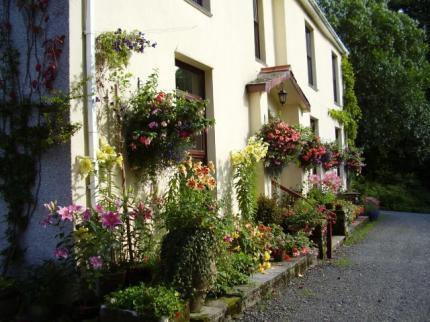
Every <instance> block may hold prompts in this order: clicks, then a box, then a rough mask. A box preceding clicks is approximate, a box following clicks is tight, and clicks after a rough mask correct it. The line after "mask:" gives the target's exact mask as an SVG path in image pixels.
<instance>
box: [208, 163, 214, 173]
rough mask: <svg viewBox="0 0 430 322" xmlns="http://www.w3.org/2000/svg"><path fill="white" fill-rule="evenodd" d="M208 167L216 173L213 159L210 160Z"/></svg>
mask: <svg viewBox="0 0 430 322" xmlns="http://www.w3.org/2000/svg"><path fill="white" fill-rule="evenodd" d="M208 168H209V170H211V172H212V173H215V165H214V163H213V162H212V161H209V163H208Z"/></svg>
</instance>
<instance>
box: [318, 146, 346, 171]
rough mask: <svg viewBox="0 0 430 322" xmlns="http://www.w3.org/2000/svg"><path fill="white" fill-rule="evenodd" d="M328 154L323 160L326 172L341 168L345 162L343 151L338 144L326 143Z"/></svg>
mask: <svg viewBox="0 0 430 322" xmlns="http://www.w3.org/2000/svg"><path fill="white" fill-rule="evenodd" d="M324 146H325V150H326V154H325V155H324V156H323V157H322V158H321V162H322V167H323V168H324V170H331V169H335V168H337V167H339V166H340V165H341V164H342V161H343V151H342V150H341V149H340V147H339V144H338V143H337V142H333V143H326V144H325V145H324Z"/></svg>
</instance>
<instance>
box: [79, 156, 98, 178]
mask: <svg viewBox="0 0 430 322" xmlns="http://www.w3.org/2000/svg"><path fill="white" fill-rule="evenodd" d="M93 171H94V166H93V162H92V161H91V159H90V158H89V157H79V174H80V175H81V176H82V177H84V178H86V177H87V176H88V175H89V174H90V173H92V172H93Z"/></svg>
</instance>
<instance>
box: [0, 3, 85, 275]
mask: <svg viewBox="0 0 430 322" xmlns="http://www.w3.org/2000/svg"><path fill="white" fill-rule="evenodd" d="M1 5H2V11H1V13H2V16H1V17H0V19H1V20H0V194H1V197H2V199H3V200H4V202H5V204H6V213H4V214H1V216H2V217H3V218H4V219H5V221H6V223H7V227H6V231H5V234H6V242H7V245H6V247H5V248H4V249H2V251H1V255H2V257H3V262H2V264H3V274H5V273H7V271H8V269H9V268H10V266H11V265H13V264H15V263H17V262H18V261H19V260H21V259H22V257H23V254H24V248H23V246H22V240H23V235H24V234H25V231H26V229H27V227H28V224H29V221H30V219H31V217H32V215H33V214H34V212H35V210H36V206H37V203H38V194H39V190H40V183H41V178H40V170H41V169H40V167H41V156H42V154H43V153H44V152H46V151H47V150H48V149H50V148H52V147H53V146H56V145H59V144H62V143H64V142H67V141H68V140H69V139H70V137H71V136H72V135H73V134H74V133H75V132H76V131H77V130H78V128H79V125H78V124H72V123H70V122H69V109H70V101H71V100H72V99H73V95H72V94H64V93H62V92H61V91H59V90H57V89H56V88H55V81H56V79H57V76H58V75H59V61H60V59H61V56H62V53H63V47H64V42H65V36H64V35H53V36H51V35H50V33H48V29H49V24H50V23H49V22H50V16H49V5H50V0H2V3H1ZM15 11H19V13H20V17H21V18H22V23H23V26H24V28H25V30H24V32H23V33H22V35H23V36H22V37H23V39H19V40H20V42H19V43H20V47H19V48H18V47H17V46H16V45H15V43H14V40H17V39H14V38H13V36H12V34H13V35H14V36H18V33H19V32H20V30H14V28H16V27H17V26H18V25H20V24H21V21H19V19H16V18H15V19H14V20H13V21H12V19H11V14H12V13H13V12H15ZM12 22H13V24H12Z"/></svg>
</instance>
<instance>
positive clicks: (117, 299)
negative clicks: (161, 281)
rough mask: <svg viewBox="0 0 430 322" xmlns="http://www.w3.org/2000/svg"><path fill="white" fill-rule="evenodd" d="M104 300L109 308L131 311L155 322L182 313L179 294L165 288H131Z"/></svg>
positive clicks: (141, 286) (143, 286) (139, 286)
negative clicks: (163, 317)
mask: <svg viewBox="0 0 430 322" xmlns="http://www.w3.org/2000/svg"><path fill="white" fill-rule="evenodd" d="M105 300H106V304H107V306H108V307H110V308H115V309H123V310H132V311H135V312H137V313H138V314H140V315H143V316H145V317H146V318H149V319H154V320H155V321H158V320H159V319H160V318H161V317H162V316H165V317H169V318H172V317H175V315H176V314H177V313H178V312H179V313H181V312H182V311H184V303H183V302H182V301H181V298H180V294H179V293H178V292H176V291H175V290H174V289H172V288H167V287H165V286H157V287H148V286H145V285H144V284H141V285H138V286H132V287H129V288H126V289H124V290H120V291H116V292H113V293H111V294H109V295H108V296H106V298H105Z"/></svg>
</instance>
